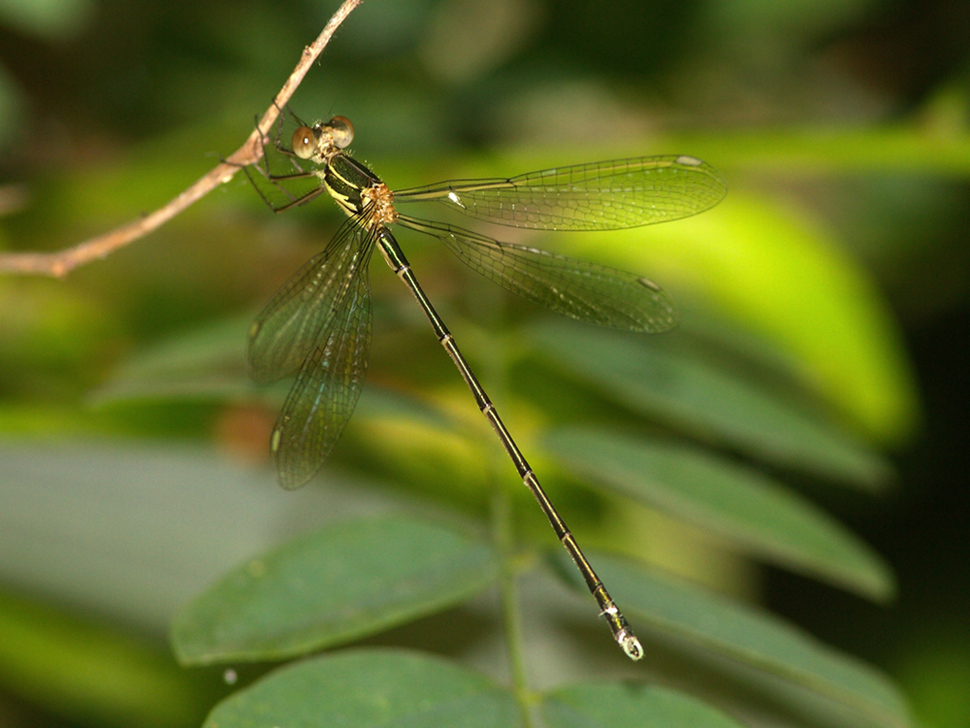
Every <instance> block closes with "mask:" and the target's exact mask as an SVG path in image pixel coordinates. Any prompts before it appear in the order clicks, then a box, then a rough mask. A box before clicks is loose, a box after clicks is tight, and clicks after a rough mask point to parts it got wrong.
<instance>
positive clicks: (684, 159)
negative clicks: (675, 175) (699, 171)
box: [674, 154, 704, 167]
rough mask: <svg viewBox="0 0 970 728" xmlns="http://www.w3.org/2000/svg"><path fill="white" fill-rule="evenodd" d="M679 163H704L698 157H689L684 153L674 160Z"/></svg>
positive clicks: (698, 165) (687, 164) (690, 165)
mask: <svg viewBox="0 0 970 728" xmlns="http://www.w3.org/2000/svg"><path fill="white" fill-rule="evenodd" d="M674 162H676V163H677V164H683V165H684V166H685V167H700V166H701V165H702V164H704V163H703V162H702V161H701V160H699V159H698V158H697V157H689V156H687V155H686V154H682V155H680V156H679V157H677V159H675V160H674Z"/></svg>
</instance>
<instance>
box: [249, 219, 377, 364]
mask: <svg viewBox="0 0 970 728" xmlns="http://www.w3.org/2000/svg"><path fill="white" fill-rule="evenodd" d="M363 232H364V231H363V228H362V227H361V226H360V223H358V222H355V221H354V220H353V219H348V220H346V221H345V222H344V223H343V225H341V227H340V229H339V230H338V231H337V234H336V235H334V237H333V239H332V240H331V241H330V243H329V244H328V245H327V247H326V249H325V250H324V251H323V252H321V253H319V254H318V255H316V256H314V257H313V258H311V259H310V260H309V261H308V262H307V263H306V264H304V266H303V267H302V268H300V270H299V271H298V272H297V273H296V275H294V276H293V277H292V278H291V279H290V280H289V281H287V282H286V284H284V285H283V287H282V288H280V290H279V291H278V292H277V293H276V295H275V296H274V297H273V300H271V301H270V302H269V304H267V306H266V308H264V309H263V311H262V312H261V313H260V314H259V316H257V317H256V320H255V321H253V325H252V326H251V327H250V329H249V371H250V374H251V376H252V378H253V379H254V380H255V381H256V382H259V383H268V382H275V381H277V380H279V379H282V378H284V377H287V376H290V375H292V374H294V373H295V372H296V371H297V370H298V369H299V368H300V366H301V365H302V364H303V362H304V360H305V359H306V358H307V356H309V354H310V352H311V351H313V350H314V349H315V348H317V347H318V346H319V344H320V342H321V340H322V339H323V338H324V337H325V335H326V334H327V332H328V331H329V330H330V329H331V328H332V327H333V326H334V318H335V316H336V315H337V312H338V311H339V310H341V309H342V308H343V301H344V299H345V298H346V297H347V296H349V295H351V294H352V286H351V283H352V282H353V281H354V280H355V279H356V278H358V277H363V276H364V275H365V274H366V270H364V269H366V266H367V262H368V260H369V259H370V255H371V251H372V243H373V241H370V243H368V241H366V239H364V238H363V237H362V235H363Z"/></svg>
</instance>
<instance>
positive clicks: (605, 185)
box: [247, 116, 725, 660]
mask: <svg viewBox="0 0 970 728" xmlns="http://www.w3.org/2000/svg"><path fill="white" fill-rule="evenodd" d="M297 123H298V124H299V127H298V128H297V129H296V131H295V132H294V133H293V137H292V142H291V144H292V146H291V148H286V147H285V146H284V145H283V143H282V142H281V136H282V119H281V122H280V131H279V132H278V133H277V138H276V141H275V147H276V149H277V150H278V151H279V152H280V153H281V154H283V155H285V156H286V157H288V158H290V159H291V160H292V162H293V164H294V169H295V170H296V171H294V172H292V173H289V174H284V175H274V174H271V173H270V171H269V169H268V168H267V169H266V170H263V169H262V168H258V169H259V170H260V172H262V173H263V174H264V175H265V176H266V177H267V179H269V180H270V182H272V183H273V184H274V185H277V186H280V189H283V190H284V191H286V190H285V187H283V186H281V183H284V182H286V181H287V180H295V179H300V178H316V180H313V182H314V184H313V186H312V187H311V188H310V189H309V191H307V192H305V193H304V194H302V195H292V194H290V193H288V192H287V194H289V201H288V202H287V203H286V204H283V205H280V206H276V205H274V204H273V203H272V202H271V201H270V200H269V199H268V198H267V197H266V195H265V194H263V193H262V192H261V191H260V194H261V195H263V198H264V199H265V200H266V202H267V204H269V205H270V207H272V208H273V209H274V210H275V211H277V212H282V211H284V210H287V209H290V208H292V207H294V206H296V205H302V204H305V203H307V202H309V201H310V200H312V199H314V198H315V197H317V196H319V195H321V194H323V193H327V194H329V195H330V196H331V197H332V198H333V199H334V200H335V201H336V203H337V205H339V206H340V208H341V209H343V211H344V212H345V213H346V214H347V215H348V218H349V219H347V220H345V221H344V223H343V224H342V225H341V227H340V229H339V230H338V231H337V233H336V235H335V236H334V237H333V239H332V240H331V241H330V243H329V244H328V245H327V247H326V248H325V249H324V250H323V252H321V253H319V254H318V255H317V256H315V257H314V258H312V259H311V260H310V261H309V262H308V263H306V264H305V265H304V266H303V268H301V269H300V271H299V272H298V273H297V274H296V275H295V276H294V277H293V278H292V279H291V280H290V281H289V282H288V283H286V285H284V286H283V288H281V289H280V291H279V292H278V293H277V294H276V296H275V297H274V298H273V300H272V301H271V302H270V303H269V305H268V306H267V307H266V308H265V309H264V310H263V312H262V313H261V314H260V315H259V316H258V317H257V318H256V320H255V322H254V323H253V325H252V328H251V329H250V331H249V366H250V370H251V373H252V376H253V378H254V379H255V380H256V381H258V382H272V381H276V380H279V379H282V378H283V377H286V376H290V375H293V374H296V381H295V383H294V384H293V387H292V389H291V390H290V393H289V395H288V396H287V398H286V403H285V404H284V405H283V410H282V412H281V413H280V415H279V419H278V420H277V422H276V426H275V428H274V429H273V434H272V439H271V450H272V456H273V461H274V463H275V466H276V471H277V473H278V475H279V479H280V483H281V484H282V485H283V487H284V488H297V487H299V486H301V485H303V484H304V483H306V482H307V481H308V480H309V479H310V478H312V477H313V475H314V474H315V473H316V472H317V471H318V470H319V469H320V467H321V466H322V465H323V462H324V461H325V460H326V459H327V457H328V456H329V455H330V452H331V450H332V449H333V447H334V445H335V444H336V442H337V440H338V439H339V438H340V435H341V434H342V433H343V431H344V428H345V427H346V425H347V422H348V421H349V419H350V416H351V414H352V413H353V410H354V407H355V405H356V403H357V398H358V396H359V394H360V388H361V382H362V380H363V377H364V371H365V370H366V368H367V359H368V351H369V347H370V338H371V335H370V327H371V308H370V287H369V282H368V275H367V267H368V263H369V262H370V259H371V255H372V254H373V252H374V248H375V247H376V248H377V249H378V250H380V252H381V254H382V255H383V257H384V260H385V261H386V262H387V264H388V265H389V266H390V267H391V269H392V270H393V271H394V272H395V273H396V274H397V275H398V277H399V278H400V279H401V280H402V281H404V283H405V285H407V287H408V288H409V289H410V291H411V293H412V294H413V295H414V297H415V298H416V299H417V301H418V304H419V305H420V306H421V308H422V310H423V311H424V313H425V314H426V315H427V317H428V320H429V321H430V322H431V326H432V328H433V329H434V332H435V336H437V337H438V341H439V343H440V344H441V345H442V346H443V347H444V349H445V351H446V352H448V355H449V356H450V357H451V359H452V361H453V362H454V364H455V366H456V367H457V368H458V371H459V372H460V374H461V376H462V378H463V379H464V380H465V383H466V384H467V385H468V388H469V389H470V390H471V392H472V394H473V395H474V397H475V401H476V402H477V404H478V407H479V409H480V410H481V411H482V414H483V415H485V417H486V419H487V420H488V422H489V424H491V426H492V428H493V429H494V430H495V432H496V434H497V435H498V437H499V439H500V440H501V442H502V445H503V446H504V447H505V450H506V451H507V452H508V454H509V457H510V458H511V459H512V463H513V464H514V465H515V468H516V470H517V471H518V473H519V477H521V478H522V481H523V483H525V485H526V487H528V488H529V490H530V491H531V492H532V494H533V495H534V496H535V498H536V500H537V501H538V502H539V506H540V507H541V508H542V511H543V512H544V513H545V515H546V517H547V518H548V519H549V523H550V524H551V525H552V527H553V529H554V530H555V532H556V536H557V537H558V538H559V540H560V541H561V542H562V544H563V546H564V547H565V548H566V550H567V551H568V552H569V555H570V556H571V557H572V560H573V562H574V563H575V564H576V566H577V568H578V569H579V571H580V572H581V573H582V575H583V578H584V579H585V580H586V584H587V586H588V587H589V591H590V593H591V594H592V595H593V596H594V597H595V598H596V601H597V603H598V604H599V608H600V613H601V614H602V616H603V617H605V619H606V621H607V623H608V624H609V626H610V629H611V630H612V632H613V637H614V639H615V640H616V641H617V643H619V645H620V646H621V647H622V648H623V650H624V652H626V654H627V655H628V656H629V657H631V658H632V659H634V660H638V659H640V658H641V657H642V656H643V648H642V647H641V645H640V642H639V640H638V639H637V638H636V636H635V635H634V633H633V631H632V630H631V629H630V627H629V625H628V624H627V621H626V619H625V618H624V616H623V614H622V613H621V612H620V610H619V609H617V607H616V604H615V603H614V602H613V599H612V598H611V597H610V595H609V592H607V590H606V587H605V586H604V585H603V582H602V581H601V580H600V578H599V577H598V576H597V575H596V572H595V571H594V570H593V567H592V566H591V565H590V563H589V561H588V560H587V559H586V557H585V556H584V555H583V552H582V550H581V549H580V548H579V545H578V544H577V543H576V539H575V538H573V535H572V534H571V533H570V531H569V529H568V528H567V527H566V524H565V522H564V521H563V519H562V517H561V516H560V515H559V513H558V512H557V511H556V509H555V507H554V506H553V504H552V502H551V501H550V500H549V498H548V497H547V496H546V493H545V491H544V490H543V489H542V486H541V485H539V480H538V478H537V477H536V475H535V473H534V472H533V470H532V468H531V467H530V466H529V463H528V462H527V461H526V459H525V456H524V455H523V454H522V452H521V451H520V450H519V448H518V446H517V445H516V444H515V442H514V440H513V439H512V436H511V435H510V434H509V431H508V430H507V429H506V427H505V424H504V423H503V422H502V419H501V418H500V417H499V415H498V412H497V411H496V409H495V407H494V405H492V402H491V401H490V400H489V398H488V395H486V394H485V390H484V389H483V388H482V385H481V384H480V383H479V382H478V379H476V377H475V375H474V374H473V373H472V370H471V368H470V367H469V365H468V362H467V361H466V360H465V358H464V357H463V356H462V354H461V352H460V351H459V350H458V345H457V344H456V343H455V339H454V338H453V337H452V335H451V333H450V332H449V331H448V329H447V327H446V326H445V324H444V322H443V321H442V320H441V317H440V316H439V315H438V313H437V312H436V311H435V309H434V307H433V306H432V305H431V302H430V301H429V300H428V297H427V296H426V295H425V293H424V291H423V290H422V288H421V286H420V285H419V284H418V280H417V278H416V277H415V275H414V272H413V271H412V270H411V267H410V265H409V263H408V261H407V258H405V256H404V253H403V252H402V250H401V248H400V247H399V245H398V243H397V240H396V239H395V237H394V235H393V234H392V232H391V230H390V228H389V227H388V226H389V225H390V224H392V223H396V224H399V225H403V226H404V227H407V228H411V229H412V230H416V231H418V232H421V233H425V234H427V235H431V236H433V237H436V238H438V239H439V240H440V241H441V242H443V243H444V244H445V246H447V248H448V249H449V250H451V251H452V252H453V253H454V254H455V255H457V256H458V257H459V258H460V259H461V260H462V261H463V262H464V263H466V264H467V265H469V266H470V267H471V268H472V269H474V270H476V271H478V272H479V273H481V274H482V275H484V276H486V277H487V278H489V279H491V280H492V281H495V282H496V283H498V284H499V285H501V286H503V287H505V288H507V289H508V290H510V291H512V292H514V293H517V294H519V295H521V296H524V297H525V298H527V299H529V300H530V301H533V302H535V303H539V304H542V305H543V306H547V307H548V308H551V309H552V310H554V311H557V312H558V313H561V314H564V315H566V316H571V317H572V318H575V319H580V320H582V321H590V322H592V323H595V324H599V325H601V326H609V327H613V328H617V329H625V330H628V331H637V332H646V333H655V332H660V331H664V330H666V329H669V328H670V327H671V326H673V325H674V322H675V316H674V311H673V307H672V305H671V303H670V300H669V298H668V297H667V295H666V294H665V293H664V292H663V291H662V290H661V289H660V287H659V286H657V285H656V284H655V283H653V282H652V281H650V280H648V279H646V278H643V277H641V276H638V275H635V274H632V273H626V272H624V271H621V270H616V269H614V268H609V267H607V266H603V265H599V264H596V263H592V262H589V261H585V260H579V259H575V258H569V257H566V256H564V255H558V254H556V253H550V252H547V251H544V250H539V249H537V248H532V247H528V246H523V245H513V244H509V243H501V242H498V241H497V240H494V239H492V238H490V237H486V236H484V235H482V234H479V233H476V232H472V231H469V230H464V229H462V228H459V227H455V226H453V225H449V224H445V223H440V222H432V221H430V220H423V219H419V218H415V217H410V216H408V215H406V214H404V213H402V212H400V211H399V210H398V208H399V207H400V206H402V205H405V204H406V203H411V202H430V201H434V202H440V203H443V204H444V205H447V206H448V207H450V208H452V209H454V210H457V211H459V212H461V213H463V214H465V215H468V216H469V217H473V218H477V219H480V220H486V221H488V222H492V223H499V224H501V225H509V226H513V227H520V228H533V229H542V230H581V231H585V230H616V229H621V228H630V227H637V226H640V225H649V224H652V223H657V222H665V221H668V220H677V219H680V218H684V217H688V216H690V215H694V214H696V213H698V212H701V211H703V210H706V209H708V208H710V207H712V206H713V205H715V204H717V203H718V202H719V201H720V200H721V198H722V197H723V196H724V194H725V186H724V182H723V181H722V179H721V177H720V175H718V173H717V172H716V171H715V170H714V169H713V168H712V167H710V166H709V165H708V164H706V163H705V162H702V161H701V160H699V159H695V158H694V157H688V156H676V155H672V156H658V157H637V158H632V159H620V160H614V161H609V162H598V163H595V164H580V165H575V166H569V167H559V168H555V169H548V170H543V171H541V172H531V173H529V174H523V175H519V176H517V177H511V178H508V179H501V178H496V179H478V180H452V181H448V182H440V183H438V184H433V185H428V186H425V187H413V188H410V189H406V190H397V191H392V190H391V189H390V188H389V187H388V186H387V185H386V184H384V182H382V181H381V180H380V178H378V177H377V175H375V174H374V173H373V172H372V171H371V170H370V169H368V168H367V167H366V166H364V165H363V164H361V163H360V162H358V161H357V160H355V159H354V158H353V157H351V156H349V154H348V153H347V152H346V151H344V150H345V149H346V148H347V147H348V146H349V145H350V143H351V141H352V140H353V133H354V132H353V126H352V125H351V123H350V121H349V120H348V119H345V118H344V117H341V116H335V117H334V118H332V119H330V121H328V122H326V123H324V122H317V123H314V124H313V125H312V126H311V125H307V124H304V123H303V122H301V121H299V120H298V119H297ZM247 174H248V170H247ZM250 179H251V180H252V178H251V177H250ZM256 189H257V190H260V188H259V186H258V185H256Z"/></svg>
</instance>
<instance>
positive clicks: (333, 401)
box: [271, 235, 373, 489]
mask: <svg viewBox="0 0 970 728" xmlns="http://www.w3.org/2000/svg"><path fill="white" fill-rule="evenodd" d="M372 244H373V237H372V236H371V235H367V238H366V240H365V241H364V245H363V247H364V248H366V251H364V252H366V253H367V256H366V257H365V258H364V263H363V264H362V265H363V266H364V270H362V271H360V272H359V274H357V275H355V276H353V277H352V278H351V279H350V285H349V286H348V288H347V295H345V296H343V297H342V298H340V299H339V300H338V301H336V302H335V306H336V307H335V308H334V310H333V312H332V315H331V316H330V317H329V318H328V320H327V324H326V326H325V328H324V329H323V330H322V331H321V332H320V335H319V336H318V337H317V340H316V345H315V346H314V348H313V349H312V351H310V352H309V354H308V356H306V358H305V361H304V362H303V365H302V366H301V368H300V373H299V375H298V376H297V378H296V382H294V384H293V388H292V389H291V390H290V393H289V395H287V397H286V402H285V403H284V405H283V409H282V411H281V412H280V416H279V419H278V420H277V421H276V427H275V428H274V429H273V436H272V440H271V450H272V454H273V461H274V463H275V465H276V472H277V474H278V476H279V480H280V484H281V485H282V486H283V487H284V488H288V489H292V488H298V487H300V486H301V485H303V484H304V483H306V482H307V481H308V480H309V479H310V478H312V477H313V475H314V474H315V473H316V472H317V471H318V470H319V469H320V467H321V466H322V465H323V463H324V461H325V460H326V459H327V458H328V457H329V455H330V452H331V450H333V447H334V445H335V444H336V443H337V440H339V439H340V436H341V434H343V431H344V428H346V426H347V422H348V421H349V420H350V416H351V415H352V414H353V412H354V407H355V406H356V405H357V399H358V397H359V396H360V388H361V384H362V383H363V379H364V373H365V372H366V370H367V356H368V352H369V350H370V336H371V307H370V289H369V285H368V282H367V271H366V261H367V260H368V259H369V254H370V249H371V245H372Z"/></svg>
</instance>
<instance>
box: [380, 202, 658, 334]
mask: <svg viewBox="0 0 970 728" xmlns="http://www.w3.org/2000/svg"><path fill="white" fill-rule="evenodd" d="M398 222H400V223H402V224H404V225H406V226H407V227H410V228H412V229H414V230H419V231H420V232H423V233H427V234H428V235H434V236H435V237H437V238H438V239H439V240H441V241H442V242H443V243H444V244H445V245H446V246H447V247H448V249H449V250H451V251H452V252H453V253H454V254H455V255H457V256H458V257H459V258H460V259H461V260H462V261H463V262H464V263H466V264H467V265H468V266H470V267H471V268H472V269H474V270H475V271H477V272H478V273H480V274H482V275H483V276H485V277H486V278H488V279H489V280H492V281H494V282H495V283H498V284H499V285H500V286H502V287H504V288H506V289H508V290H509V291H512V292H513V293H517V294H518V295H520V296H523V297H524V298H527V299H529V300H530V301H532V302H534V303H538V304H540V305H542V306H546V307H547V308H550V309H552V310H553V311H556V312H557V313H560V314H563V315H565V316H569V317H571V318H574V319H578V320H580V321H588V322H590V323H594V324H598V325H600V326H607V327H611V328H616V329H625V330H628V331H637V332H643V333H658V332H661V331H666V330H667V329H670V328H671V327H673V326H674V324H675V323H676V315H675V313H674V308H673V304H672V303H671V301H670V298H669V297H668V296H667V294H666V293H664V292H663V290H661V289H660V287H659V286H657V284H655V283H653V282H652V281H650V280H649V279H647V278H642V277H640V276H636V275H634V274H633V273H627V272H626V271H622V270H617V269H616V268H610V267H608V266H604V265H598V264H596V263H592V262H590V261H587V260H582V259H579V258H570V257H568V256H565V255H558V254H556V253H550V252H548V251H545V250H539V249H538V248H531V247H527V246H523V245H512V244H509V243H500V242H498V241H497V240H493V239H492V238H488V237H485V236H484V235H478V234H476V233H473V232H470V231H468V230H462V229H461V228H457V227H454V226H452V225H446V224H443V223H437V222H430V221H426V220H417V219H414V218H410V217H407V216H401V217H399V218H398Z"/></svg>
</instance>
